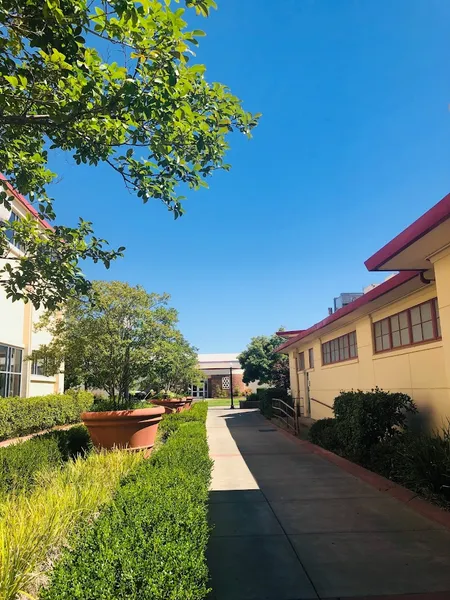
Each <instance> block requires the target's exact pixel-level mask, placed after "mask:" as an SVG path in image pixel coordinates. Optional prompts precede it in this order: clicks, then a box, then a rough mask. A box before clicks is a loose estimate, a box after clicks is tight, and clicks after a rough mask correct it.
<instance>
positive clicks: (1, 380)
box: [0, 373, 6, 398]
mask: <svg viewBox="0 0 450 600" xmlns="http://www.w3.org/2000/svg"><path fill="white" fill-rule="evenodd" d="M5 396H6V375H5V373H0V398H4V397H5Z"/></svg>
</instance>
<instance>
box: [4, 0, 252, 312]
mask: <svg viewBox="0 0 450 600" xmlns="http://www.w3.org/2000/svg"><path fill="white" fill-rule="evenodd" d="M174 4H176V5H178V4H179V1H178V0H174V2H172V3H171V2H170V0H164V1H163V0H139V1H137V0H93V1H92V2H87V0H26V1H25V2H24V1H21V0H0V139H1V145H0V172H3V173H4V175H5V176H6V181H3V180H0V206H1V205H2V204H4V205H6V207H7V208H9V207H10V202H9V199H8V198H9V196H8V190H10V187H9V186H14V188H16V189H17V190H18V191H19V192H20V193H22V194H24V195H26V196H28V197H29V199H30V200H31V201H32V202H33V203H34V204H35V206H36V208H37V210H38V211H39V214H40V215H41V216H42V217H44V218H47V219H50V220H52V219H54V217H55V214H54V211H53V202H52V198H51V197H50V196H49V195H48V193H47V187H48V184H49V183H50V182H51V181H52V180H54V178H55V173H53V172H52V171H51V170H50V169H49V168H48V163H49V160H50V158H51V155H52V152H53V151H55V150H63V151H66V152H67V153H69V154H70V155H71V156H72V157H73V158H74V160H75V162H76V163H77V164H80V163H86V164H89V165H94V166H96V165H98V164H99V163H105V164H107V165H109V166H110V167H111V169H112V171H114V172H115V173H116V174H117V175H118V176H119V177H120V178H121V179H122V180H123V182H124V184H125V186H126V187H127V188H128V189H129V190H130V191H132V192H133V193H136V194H137V196H138V197H139V198H141V199H142V200H143V201H144V202H147V201H148V200H149V199H150V198H155V199H159V200H160V201H162V202H163V203H164V204H165V205H166V206H167V208H168V209H169V210H170V211H171V212H172V213H173V214H174V216H175V218H177V217H179V216H180V215H181V214H182V213H183V207H182V200H183V198H184V197H183V196H181V195H179V193H180V189H181V191H182V190H183V188H186V187H188V188H191V189H198V188H200V187H202V186H203V187H205V186H206V183H205V181H204V179H205V178H206V177H207V176H208V175H210V174H211V173H212V172H213V171H214V170H216V169H228V168H229V165H227V164H226V163H225V162H224V157H225V154H226V151H227V149H228V145H227V142H226V137H227V134H228V133H229V132H231V131H233V130H234V129H236V130H238V131H240V132H242V133H245V134H246V135H248V136H249V135H250V131H251V129H252V128H253V127H254V126H255V125H256V124H257V118H258V115H256V116H253V115H251V114H250V113H247V112H245V111H244V110H243V109H242V107H241V102H240V100H238V99H237V98H236V97H235V96H233V95H232V94H231V93H230V91H229V90H228V88H227V87H225V86H224V85H222V84H219V83H213V84H210V83H208V82H207V81H206V80H205V78H204V73H205V67H204V66H203V65H201V64H198V63H195V62H189V61H190V60H191V59H192V57H193V56H194V48H195V47H196V46H197V45H198V38H199V37H201V36H203V35H204V33H203V32H202V31H201V30H197V29H194V30H191V29H189V28H188V26H187V22H186V21H185V19H184V17H185V9H184V8H183V7H179V6H174ZM184 5H185V6H186V7H187V8H193V9H195V11H196V13H197V15H202V16H207V15H208V14H209V11H210V9H211V8H213V7H215V6H216V5H215V2H214V0H185V1H184ZM8 229H14V232H15V236H16V239H17V240H18V241H19V242H20V243H21V244H22V245H23V246H25V248H26V250H27V252H26V254H27V256H26V257H25V258H23V259H21V260H19V261H15V262H7V263H4V264H5V265H6V266H0V279H2V277H1V275H2V274H3V273H4V272H5V271H7V275H8V276H7V278H6V279H5V280H4V281H2V282H1V283H2V285H3V286H5V288H6V291H7V293H8V294H9V295H10V296H11V297H12V298H13V299H19V298H24V299H30V300H31V301H32V302H33V303H34V304H35V305H36V306H38V305H40V304H43V305H44V306H46V307H50V308H53V307H54V306H55V305H57V304H58V303H59V302H61V300H64V299H65V298H67V297H68V296H76V295H77V294H85V293H86V292H87V291H88V289H89V283H88V282H87V281H86V279H85V278H84V276H83V275H82V272H81V270H80V268H79V266H78V261H79V260H80V259H87V258H91V259H93V260H94V261H95V262H98V261H101V262H103V263H104V264H105V265H106V267H108V266H109V263H110V261H111V260H113V259H114V258H116V257H117V255H118V254H121V252H122V251H123V248H121V249H119V250H118V251H117V252H116V251H108V250H105V248H104V246H105V242H104V241H103V240H100V239H97V238H96V237H95V236H91V233H92V231H91V224H90V223H86V222H84V221H82V220H80V224H79V226H78V227H77V228H67V227H55V229H54V231H47V232H46V233H45V235H42V234H39V231H38V229H37V226H36V223H34V222H33V220H32V219H28V220H25V221H24V222H23V223H14V224H10V223H8V222H6V223H3V224H2V225H1V226H0V256H1V251H2V248H3V252H4V251H5V248H7V245H6V231H7V230H8Z"/></svg>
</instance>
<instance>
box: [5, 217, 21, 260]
mask: <svg viewBox="0 0 450 600" xmlns="http://www.w3.org/2000/svg"><path fill="white" fill-rule="evenodd" d="M19 220H20V217H19V215H18V214H16V213H15V212H14V211H11V215H10V217H9V222H10V223H14V221H19ZM5 235H6V237H7V238H8V240H9V243H10V244H12V245H13V246H15V247H16V248H18V249H19V250H22V251H23V245H22V244H21V243H20V242H18V241H17V240H16V239H15V235H14V231H13V230H12V229H8V230H7V231H5Z"/></svg>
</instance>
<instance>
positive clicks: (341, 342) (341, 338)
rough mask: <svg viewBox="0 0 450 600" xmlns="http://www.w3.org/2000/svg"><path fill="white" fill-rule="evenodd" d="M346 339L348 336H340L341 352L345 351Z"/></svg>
mask: <svg viewBox="0 0 450 600" xmlns="http://www.w3.org/2000/svg"><path fill="white" fill-rule="evenodd" d="M344 339H347V338H343V337H340V338H339V340H338V341H339V350H340V351H341V352H343V351H344Z"/></svg>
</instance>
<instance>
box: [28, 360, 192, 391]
mask: <svg viewBox="0 0 450 600" xmlns="http://www.w3.org/2000/svg"><path fill="white" fill-rule="evenodd" d="M31 373H32V375H45V371H44V361H42V360H34V361H33V362H32V363H31ZM194 387H195V388H196V389H197V386H194Z"/></svg>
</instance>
